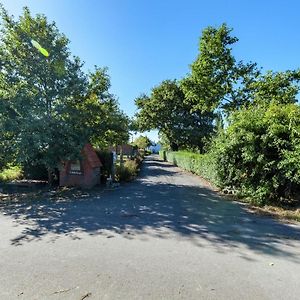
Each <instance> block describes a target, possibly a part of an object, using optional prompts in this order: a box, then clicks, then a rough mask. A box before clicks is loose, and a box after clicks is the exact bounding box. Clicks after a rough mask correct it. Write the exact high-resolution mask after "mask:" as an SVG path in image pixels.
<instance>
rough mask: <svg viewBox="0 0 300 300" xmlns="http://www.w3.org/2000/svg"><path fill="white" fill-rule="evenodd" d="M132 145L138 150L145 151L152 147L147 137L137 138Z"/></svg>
mask: <svg viewBox="0 0 300 300" xmlns="http://www.w3.org/2000/svg"><path fill="white" fill-rule="evenodd" d="M133 145H135V146H137V147H138V148H139V149H144V150H145V149H146V148H147V147H149V146H151V145H152V142H151V141H150V139H149V138H148V137H147V136H143V135H141V136H139V137H138V138H136V139H135V140H134V142H133Z"/></svg>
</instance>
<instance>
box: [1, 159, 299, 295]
mask: <svg viewBox="0 0 300 300" xmlns="http://www.w3.org/2000/svg"><path fill="white" fill-rule="evenodd" d="M0 238H1V241H0V299H78V300H80V299H88V300H89V299H243V300H245V299H299V295H300V284H299V283H300V226H298V225H291V224H285V223H282V222H279V221H276V220H274V219H272V218H269V217H261V216H257V215H254V214H251V213H249V212H247V211H246V209H245V208H243V206H242V205H240V204H238V203H234V202H230V201H227V200H225V199H222V198H221V197H220V196H218V195H217V194H216V193H215V192H213V191H212V190H211V189H209V188H207V186H206V185H205V184H204V183H203V181H201V179H199V177H197V176H194V175H190V174H187V173H185V172H183V171H181V170H180V169H179V168H177V167H174V166H172V165H170V164H168V163H165V162H162V161H160V160H159V159H158V157H156V156H150V157H148V158H147V159H146V160H145V162H144V164H143V168H142V171H141V174H140V177H139V179H137V180H136V181H135V182H133V183H129V184H125V185H123V186H121V187H120V188H118V189H116V190H112V191H102V192H99V193H98V194H96V195H95V194H94V195H93V196H91V195H90V194H89V193H83V194H82V195H81V196H80V197H77V199H76V200H74V198H72V197H69V198H68V197H61V198H60V199H56V200H51V199H48V200H45V199H44V200H43V199H41V200H32V201H29V200H28V201H25V202H24V201H23V202H20V203H19V202H9V203H3V202H2V203H1V202H0Z"/></svg>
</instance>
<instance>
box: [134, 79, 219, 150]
mask: <svg viewBox="0 0 300 300" xmlns="http://www.w3.org/2000/svg"><path fill="white" fill-rule="evenodd" d="M136 105H137V107H138V108H139V112H138V113H137V123H138V124H139V126H140V129H141V130H150V129H158V130H159V132H160V133H161V134H163V135H164V136H165V137H166V138H167V139H168V141H169V143H170V147H171V149H172V150H178V148H179V147H198V148H200V149H202V148H203V145H204V139H205V138H206V137H208V136H209V135H210V134H211V133H212V131H213V124H212V123H213V118H214V115H213V114H212V113H202V112H201V111H199V110H198V111H192V112H191V111H190V107H189V106H188V105H186V104H185V103H184V93H183V91H182V90H181V88H180V87H179V86H178V84H177V82H176V81H171V80H165V81H163V82H162V83H161V84H160V85H159V86H157V87H155V88H153V89H152V92H151V95H150V97H148V96H146V95H143V96H141V97H140V98H137V99H136Z"/></svg>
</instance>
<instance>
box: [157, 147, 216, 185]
mask: <svg viewBox="0 0 300 300" xmlns="http://www.w3.org/2000/svg"><path fill="white" fill-rule="evenodd" d="M164 152H165V157H166V160H167V161H169V162H171V163H172V164H174V165H176V166H178V167H180V168H183V169H185V170H187V171H190V172H192V173H195V174H197V175H199V176H201V177H203V178H205V179H207V180H209V181H211V182H212V183H213V184H215V185H219V179H218V176H217V172H216V165H215V159H214V157H213V155H212V154H210V153H207V154H197V153H191V152H186V151H176V152H173V151H160V157H161V158H164Z"/></svg>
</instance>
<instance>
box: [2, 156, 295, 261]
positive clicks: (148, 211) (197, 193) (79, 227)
mask: <svg viewBox="0 0 300 300" xmlns="http://www.w3.org/2000/svg"><path fill="white" fill-rule="evenodd" d="M162 167H163V169H162ZM142 174H143V175H144V176H143V177H141V178H140V179H138V180H137V181H135V182H133V183H129V184H126V185H124V186H121V187H120V188H119V189H116V190H113V191H104V192H103V193H101V194H96V195H95V194H93V195H92V194H89V193H88V192H87V193H85V194H83V195H81V196H77V197H74V196H70V195H68V196H63V197H58V198H54V199H40V200H34V201H33V200H32V201H31V200H25V201H11V202H2V203H0V213H2V214H5V215H6V216H7V217H10V218H12V219H14V220H15V221H16V223H17V224H18V225H23V226H22V227H21V228H22V232H21V233H20V235H18V236H16V237H14V238H13V239H12V240H11V241H10V242H11V244H12V245H14V246H20V245H23V244H24V243H27V242H32V241H37V240H42V239H45V238H48V237H49V236H50V240H51V241H53V242H55V241H56V239H58V238H60V237H61V236H68V237H70V238H71V239H74V240H75V239H81V238H84V235H83V234H82V233H87V234H89V235H92V236H95V237H99V238H100V237H102V238H108V237H113V236H116V235H121V236H123V237H124V238H126V239H129V240H130V239H132V240H133V239H143V240H147V236H148V237H150V236H154V237H157V238H161V239H170V238H175V239H178V240H179V241H180V240H188V241H191V242H192V243H193V244H194V245H195V246H198V247H212V248H214V249H215V250H216V251H218V252H226V251H231V250H234V249H235V251H238V248H239V247H246V248H247V249H250V250H252V251H254V252H258V253H263V254H268V255H272V256H285V257H287V258H289V259H291V260H294V261H296V260H297V261H298V259H299V257H297V256H296V255H295V254H293V253H295V252H297V251H296V250H297V249H296V250H295V249H293V247H294V245H295V244H296V243H295V241H296V240H297V241H299V240H300V227H299V226H291V225H288V224H283V223H280V222H279V221H276V220H274V219H272V218H270V217H261V216H258V215H253V214H250V213H249V212H247V211H246V210H245V209H243V207H242V206H241V205H240V204H238V203H233V202H230V201H226V200H224V199H222V198H221V197H220V196H219V195H217V194H216V193H214V192H213V191H211V190H209V189H207V188H204V187H199V186H196V185H193V184H182V185H178V184H171V183H165V182H163V181H160V179H161V176H162V175H163V176H169V177H172V176H175V175H176V172H174V170H173V169H172V168H170V169H168V168H165V164H164V163H162V162H159V161H155V162H151V161H148V162H146V166H144V169H143V170H142ZM155 178H156V179H157V180H155ZM297 244H298V246H299V243H297ZM245 259H250V258H245Z"/></svg>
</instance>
